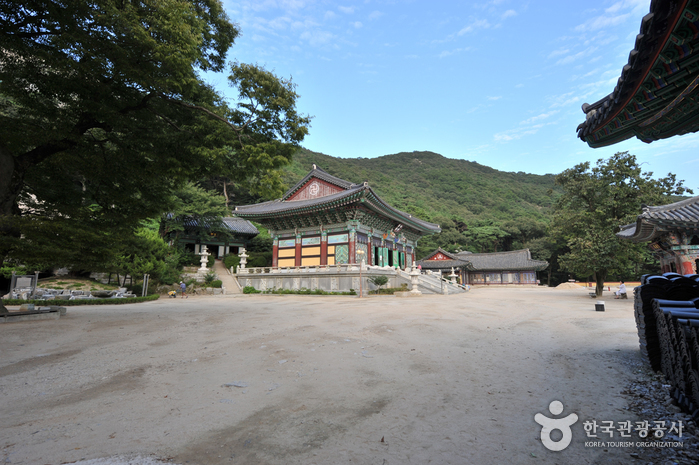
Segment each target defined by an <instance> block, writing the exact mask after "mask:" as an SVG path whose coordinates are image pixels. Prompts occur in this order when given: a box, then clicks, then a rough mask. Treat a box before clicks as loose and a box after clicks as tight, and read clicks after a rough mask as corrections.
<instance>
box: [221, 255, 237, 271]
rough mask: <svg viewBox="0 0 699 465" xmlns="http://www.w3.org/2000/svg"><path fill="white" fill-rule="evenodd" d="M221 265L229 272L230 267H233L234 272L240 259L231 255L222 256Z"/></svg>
mask: <svg viewBox="0 0 699 465" xmlns="http://www.w3.org/2000/svg"><path fill="white" fill-rule="evenodd" d="M223 265H224V266H225V267H226V268H227V269H229V270H230V269H231V267H233V270H235V269H236V268H237V267H238V265H240V257H239V256H238V255H236V254H233V253H229V254H228V255H224V256H223Z"/></svg>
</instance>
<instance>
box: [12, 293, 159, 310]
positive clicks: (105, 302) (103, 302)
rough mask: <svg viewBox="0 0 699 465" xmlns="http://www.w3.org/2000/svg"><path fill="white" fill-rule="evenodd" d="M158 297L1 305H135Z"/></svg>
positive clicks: (18, 301)
mask: <svg viewBox="0 0 699 465" xmlns="http://www.w3.org/2000/svg"><path fill="white" fill-rule="evenodd" d="M159 297H160V296H159V295H158V294H153V295H147V296H145V297H128V298H117V299H77V300H21V299H3V301H2V303H3V304H5V305H22V304H34V305H36V306H37V307H51V306H58V307H77V306H79V305H123V304H135V303H138V302H148V301H151V300H157V299H158V298H159Z"/></svg>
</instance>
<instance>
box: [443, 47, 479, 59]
mask: <svg viewBox="0 0 699 465" xmlns="http://www.w3.org/2000/svg"><path fill="white" fill-rule="evenodd" d="M469 50H471V47H464V48H455V49H454V50H444V51H443V52H441V53H440V54H439V55H437V56H438V57H439V58H446V57H448V56H451V55H456V54H457V53H463V52H468V51H469Z"/></svg>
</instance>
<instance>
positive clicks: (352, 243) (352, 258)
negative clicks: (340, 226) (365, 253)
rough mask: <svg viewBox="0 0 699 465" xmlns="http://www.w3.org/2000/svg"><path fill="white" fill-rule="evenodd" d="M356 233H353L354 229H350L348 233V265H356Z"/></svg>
mask: <svg viewBox="0 0 699 465" xmlns="http://www.w3.org/2000/svg"><path fill="white" fill-rule="evenodd" d="M356 251H357V233H356V232H355V231H354V229H350V232H349V260H348V262H349V263H350V264H355V263H357V260H356V258H357V257H356V254H357V252H356Z"/></svg>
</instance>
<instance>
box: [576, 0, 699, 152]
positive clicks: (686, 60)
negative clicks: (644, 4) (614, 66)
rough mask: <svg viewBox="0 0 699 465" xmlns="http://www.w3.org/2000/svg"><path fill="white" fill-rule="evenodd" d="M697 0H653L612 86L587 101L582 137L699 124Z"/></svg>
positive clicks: (673, 130) (667, 132)
mask: <svg viewBox="0 0 699 465" xmlns="http://www.w3.org/2000/svg"><path fill="white" fill-rule="evenodd" d="M697 87H699V0H653V1H651V4H650V12H649V13H648V14H647V15H646V16H644V17H643V19H642V20H641V27H640V32H639V34H638V35H637V36H636V43H635V47H634V49H633V50H631V52H630V53H629V59H628V63H627V64H626V65H625V66H624V67H623V69H622V71H621V75H620V77H619V79H618V82H617V85H616V87H615V88H614V90H613V91H612V92H611V93H610V94H609V95H607V96H606V97H604V98H602V99H600V100H599V101H597V102H595V103H593V104H587V103H585V104H583V106H582V109H583V112H584V113H585V122H583V123H582V124H580V125H579V126H578V128H577V132H578V137H580V139H582V140H583V141H585V142H587V143H588V145H589V146H590V147H593V148H596V147H604V146H608V145H612V144H615V143H617V142H621V141H623V140H626V139H629V138H631V137H634V136H635V137H637V138H638V139H640V140H641V141H643V142H646V143H650V142H653V141H655V140H659V139H665V138H668V137H672V136H675V135H682V134H687V133H691V132H696V131H697V130H699V92H697Z"/></svg>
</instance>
